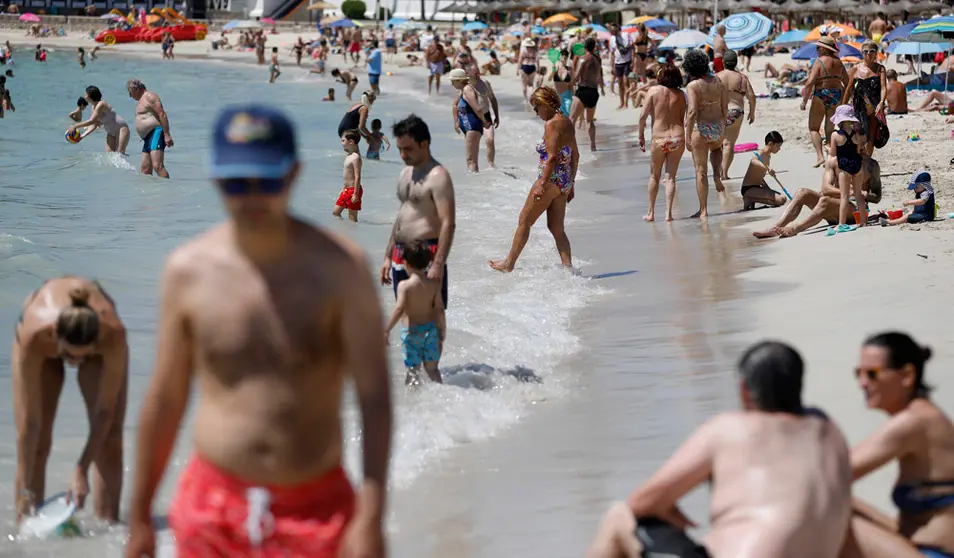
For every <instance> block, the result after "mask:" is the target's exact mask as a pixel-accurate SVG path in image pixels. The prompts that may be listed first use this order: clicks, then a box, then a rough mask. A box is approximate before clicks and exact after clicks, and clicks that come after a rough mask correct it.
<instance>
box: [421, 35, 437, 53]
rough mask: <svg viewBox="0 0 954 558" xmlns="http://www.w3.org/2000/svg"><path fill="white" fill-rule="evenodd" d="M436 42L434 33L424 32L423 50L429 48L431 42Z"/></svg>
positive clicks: (422, 38)
mask: <svg viewBox="0 0 954 558" xmlns="http://www.w3.org/2000/svg"><path fill="white" fill-rule="evenodd" d="M433 42H434V35H432V34H431V33H424V34H422V35H421V50H427V47H429V46H431V43H433Z"/></svg>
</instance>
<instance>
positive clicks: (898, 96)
mask: <svg viewBox="0 0 954 558" xmlns="http://www.w3.org/2000/svg"><path fill="white" fill-rule="evenodd" d="M886 75H887V78H888V94H887V95H886V96H885V101H887V102H888V114H907V113H908V91H907V89H905V87H904V84H903V83H900V82H898V72H897V71H895V70H888V73H887V74H886Z"/></svg>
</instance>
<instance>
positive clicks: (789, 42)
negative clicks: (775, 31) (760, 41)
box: [772, 29, 808, 47]
mask: <svg viewBox="0 0 954 558" xmlns="http://www.w3.org/2000/svg"><path fill="white" fill-rule="evenodd" d="M807 36H808V31H805V30H803V29H792V30H791V31H786V32H784V33H782V34H781V35H779V36H778V37H775V40H774V41H772V44H773V45H775V46H778V47H781V46H797V45H800V44H802V43H804V42H805V37H807Z"/></svg>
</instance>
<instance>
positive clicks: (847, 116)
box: [831, 105, 858, 126]
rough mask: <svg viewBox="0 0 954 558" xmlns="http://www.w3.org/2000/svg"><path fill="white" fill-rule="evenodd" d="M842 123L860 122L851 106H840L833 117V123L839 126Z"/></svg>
mask: <svg viewBox="0 0 954 558" xmlns="http://www.w3.org/2000/svg"><path fill="white" fill-rule="evenodd" d="M842 122H858V119H857V118H855V109H854V108H853V107H852V106H851V105H839V107H838V108H836V109H835V114H833V115H831V123H832V124H834V125H835V126H838V125H839V124H841V123H842Z"/></svg>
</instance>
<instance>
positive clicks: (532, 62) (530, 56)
mask: <svg viewBox="0 0 954 558" xmlns="http://www.w3.org/2000/svg"><path fill="white" fill-rule="evenodd" d="M520 47H521V48H520V59H519V60H518V61H519V62H520V68H519V69H518V70H517V71H518V72H520V83H521V84H522V85H523V100H524V101H525V102H527V103H529V102H530V97H528V93H527V88H530V90H531V91H532V89H533V78H534V77H535V76H536V74H537V63H538V62H539V58H540V53H539V51H538V50H537V43H535V42H534V41H533V39H531V38H530V37H527V38H526V39H524V40H523V43H521V45H520Z"/></svg>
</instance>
